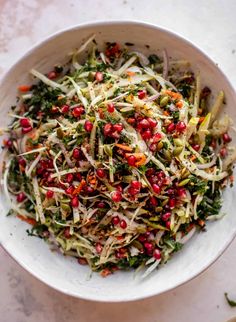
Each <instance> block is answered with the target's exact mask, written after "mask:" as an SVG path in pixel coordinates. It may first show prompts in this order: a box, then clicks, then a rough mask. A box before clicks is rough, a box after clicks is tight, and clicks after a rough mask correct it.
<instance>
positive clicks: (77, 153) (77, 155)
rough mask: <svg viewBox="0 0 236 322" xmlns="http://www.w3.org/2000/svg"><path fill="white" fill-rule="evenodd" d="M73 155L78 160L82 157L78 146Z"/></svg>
mask: <svg viewBox="0 0 236 322" xmlns="http://www.w3.org/2000/svg"><path fill="white" fill-rule="evenodd" d="M72 156H73V158H75V159H77V160H78V159H80V150H79V149H78V148H74V150H73V153H72Z"/></svg>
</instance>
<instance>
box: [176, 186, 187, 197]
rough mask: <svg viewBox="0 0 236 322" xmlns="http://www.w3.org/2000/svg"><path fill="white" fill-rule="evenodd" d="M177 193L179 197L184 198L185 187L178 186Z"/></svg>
mask: <svg viewBox="0 0 236 322" xmlns="http://www.w3.org/2000/svg"><path fill="white" fill-rule="evenodd" d="M177 195H178V196H179V197H180V198H185V197H186V189H185V188H178V189H177Z"/></svg>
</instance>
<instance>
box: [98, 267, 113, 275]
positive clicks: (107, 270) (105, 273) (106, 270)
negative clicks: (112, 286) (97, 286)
mask: <svg viewBox="0 0 236 322" xmlns="http://www.w3.org/2000/svg"><path fill="white" fill-rule="evenodd" d="M100 274H101V276H102V277H107V276H108V275H110V274H112V272H111V271H110V270H109V268H104V269H103V270H102V271H101V273H100Z"/></svg>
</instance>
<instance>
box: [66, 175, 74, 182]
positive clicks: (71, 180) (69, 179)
mask: <svg viewBox="0 0 236 322" xmlns="http://www.w3.org/2000/svg"><path fill="white" fill-rule="evenodd" d="M73 180H74V175H73V174H72V173H67V175H66V182H68V183H71V182H73Z"/></svg>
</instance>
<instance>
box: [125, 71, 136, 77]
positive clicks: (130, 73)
mask: <svg viewBox="0 0 236 322" xmlns="http://www.w3.org/2000/svg"><path fill="white" fill-rule="evenodd" d="M126 74H127V75H128V76H134V75H135V72H131V71H127V72H126Z"/></svg>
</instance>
